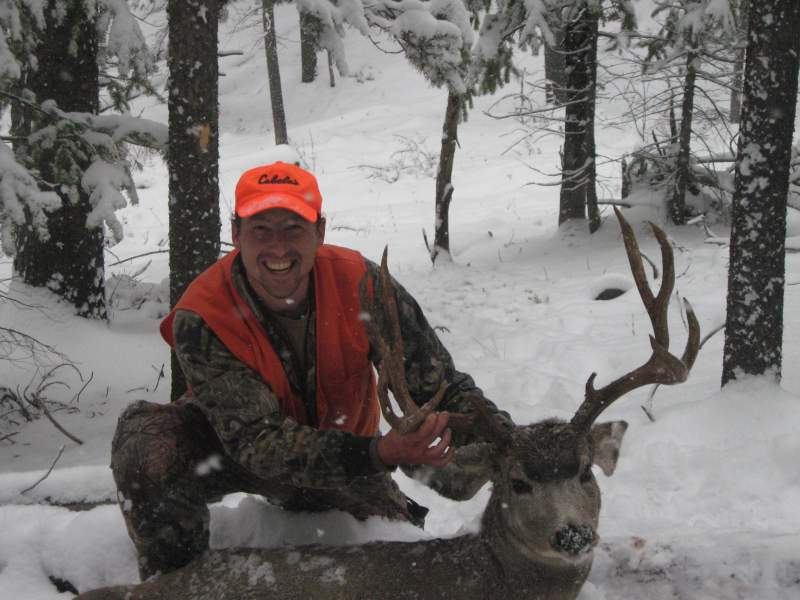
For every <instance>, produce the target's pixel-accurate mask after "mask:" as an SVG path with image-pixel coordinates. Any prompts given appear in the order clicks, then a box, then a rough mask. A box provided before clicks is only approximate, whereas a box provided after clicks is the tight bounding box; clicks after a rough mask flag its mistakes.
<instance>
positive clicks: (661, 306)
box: [614, 206, 675, 348]
mask: <svg viewBox="0 0 800 600" xmlns="http://www.w3.org/2000/svg"><path fill="white" fill-rule="evenodd" d="M614 212H615V213H616V215H617V219H618V220H619V225H620V229H621V230H622V240H623V242H624V243H625V252H626V254H627V255H628V262H629V263H630V266H631V273H632V274H633V280H634V281H635V282H636V288H637V289H638V290H639V295H640V296H641V298H642V302H643V303H644V307H645V309H646V310H647V314H648V315H649V316H650V322H651V323H652V324H653V333H654V334H655V338H656V340H657V341H658V342H659V343H660V344H661V345H662V346H664V347H665V348H669V329H668V328H667V307H668V305H669V298H670V296H671V295H672V288H673V287H674V286H675V259H674V257H673V255H672V248H671V247H670V245H669V240H668V239H667V234H665V233H664V231H663V230H662V229H661V228H660V227H658V226H657V225H656V224H655V223H650V227H652V228H653V234H654V235H655V236H656V239H657V240H658V244H659V246H660V247H661V264H662V273H663V275H662V276H661V287H660V288H659V290H658V295H657V296H654V295H653V291H652V290H651V289H650V284H649V283H648V282H647V276H646V275H645V270H644V264H643V263H642V253H641V251H640V250H639V244H638V242H637V241H636V236H635V235H634V233H633V228H632V227H631V226H630V224H629V223H628V221H627V220H626V219H625V217H623V216H622V213H621V212H620V211H619V209H618V208H617V207H616V206H615V207H614Z"/></svg>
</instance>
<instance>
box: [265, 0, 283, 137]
mask: <svg viewBox="0 0 800 600" xmlns="http://www.w3.org/2000/svg"><path fill="white" fill-rule="evenodd" d="M261 8H262V10H261V16H262V24H263V26H264V52H265V53H266V55H267V77H268V79H269V99H270V103H271V104H272V123H273V127H274V129H275V144H288V143H289V134H288V133H287V132H286V113H284V111H283V90H282V89H281V71H280V66H279V64H278V40H277V38H276V37H275V1H274V0H261Z"/></svg>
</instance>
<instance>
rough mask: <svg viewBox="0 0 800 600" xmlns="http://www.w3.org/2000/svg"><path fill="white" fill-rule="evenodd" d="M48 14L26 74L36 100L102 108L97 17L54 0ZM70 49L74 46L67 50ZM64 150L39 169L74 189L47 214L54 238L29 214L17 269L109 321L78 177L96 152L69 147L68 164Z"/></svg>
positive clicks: (98, 251)
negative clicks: (33, 66) (33, 65)
mask: <svg viewBox="0 0 800 600" xmlns="http://www.w3.org/2000/svg"><path fill="white" fill-rule="evenodd" d="M57 4H63V8H65V10H64V12H63V13H60V12H59V11H57V10H56V8H57V6H56V5H57ZM44 13H45V17H46V23H45V31H44V35H43V38H42V39H43V41H42V43H41V44H40V45H39V46H38V47H37V49H36V59H37V62H38V69H37V70H36V71H35V72H34V73H32V74H31V76H30V78H29V85H30V88H31V90H32V91H33V92H34V94H36V99H37V100H38V101H39V102H42V101H44V100H50V99H52V100H55V101H56V103H57V104H58V107H59V108H60V109H61V110H64V111H74V112H89V113H97V112H98V109H99V100H98V85H99V82H98V67H97V32H96V28H95V19H94V17H90V16H89V14H88V12H87V10H86V6H85V5H84V2H82V0H69V1H68V2H66V3H61V2H57V1H56V0H50V1H49V2H48V4H47V7H46V8H45V11H44ZM59 14H60V15H62V16H61V18H59V16H58V15H59ZM66 48H71V49H73V50H74V51H71V52H66V51H65V49H66ZM25 121H27V119H26V118H22V119H21V121H20V122H18V123H15V128H27V127H29V126H30V127H32V128H33V129H36V128H37V127H39V126H42V125H45V124H49V121H42V117H41V116H40V115H36V114H33V115H31V116H30V121H29V123H25ZM59 149H61V151H62V152H63V147H62V146H61V144H60V143H59V142H56V144H55V145H54V146H53V147H52V148H51V149H49V150H46V151H44V152H43V153H42V154H41V156H39V157H38V160H37V163H38V164H36V165H35V168H37V169H38V170H39V172H40V174H41V176H42V179H43V180H44V181H49V182H56V183H67V185H68V187H69V188H70V189H69V191H65V188H66V186H62V187H61V188H60V189H57V190H56V191H58V193H59V196H60V197H61V201H62V207H61V208H60V209H58V210H56V211H54V212H53V213H51V214H50V215H49V217H48V229H49V232H50V237H49V239H47V240H42V239H39V237H38V236H37V235H36V232H35V229H34V228H33V227H32V224H31V221H30V218H29V219H28V223H27V224H26V225H25V226H24V227H21V228H19V230H18V231H17V248H18V253H17V255H16V257H15V259H14V268H15V270H16V272H17V273H18V274H19V275H20V276H21V277H22V280H23V281H24V282H25V283H28V284H29V285H33V286H38V287H45V286H46V287H49V288H50V289H52V290H53V291H55V292H56V293H58V294H59V295H61V296H63V297H64V298H65V299H66V300H67V301H68V302H70V303H71V304H72V305H73V306H75V307H76V308H77V313H78V314H79V315H80V316H83V317H89V318H96V319H105V318H106V317H107V313H106V298H105V268H104V262H103V237H104V236H103V227H102V226H100V227H92V228H88V227H87V225H86V218H87V216H88V215H89V213H90V212H91V210H92V206H91V203H90V202H89V195H88V194H87V193H86V192H85V191H84V190H83V189H82V188H81V185H80V176H81V174H82V173H83V172H84V171H85V170H86V169H87V168H88V167H89V166H90V164H91V162H92V156H91V155H90V154H89V155H84V156H76V155H75V153H74V152H70V158H69V161H70V164H64V161H63V158H61V157H63V154H60V153H59ZM81 150H83V149H81ZM76 172H77V176H76V174H75V173H76ZM28 216H30V215H28Z"/></svg>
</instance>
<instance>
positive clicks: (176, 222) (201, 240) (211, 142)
mask: <svg viewBox="0 0 800 600" xmlns="http://www.w3.org/2000/svg"><path fill="white" fill-rule="evenodd" d="M218 12H219V2H218V0H192V1H191V2H187V1H186V0H169V3H168V5H167V15H168V18H169V39H170V40H171V41H172V43H170V47H169V59H168V64H169V77H170V79H169V86H168V87H169V148H168V152H167V165H168V167H169V242H170V248H169V250H170V253H169V264H170V282H169V283H170V305H171V306H174V305H175V303H176V302H177V301H178V299H179V298H180V297H181V295H182V294H183V292H184V290H185V289H186V287H187V286H188V285H189V283H190V282H191V281H192V280H193V279H194V278H195V277H197V276H198V275H199V274H200V273H201V272H202V271H203V270H205V269H206V268H207V267H208V266H209V265H211V264H212V263H213V262H214V261H216V260H217V259H218V258H219V248H220V244H219V231H220V214H219V177H218V175H219V146H218V143H219V135H218V134H219V127H218V117H219V114H218V113H219V111H218V90H217V81H218V79H219V69H218V65H217V46H218V40H217V25H218ZM172 367H173V368H172V394H173V398H174V397H177V396H178V395H180V394H181V393H182V392H183V388H184V386H185V384H184V381H183V377H182V374H181V371H180V368H179V367H178V364H177V361H176V360H175V357H174V353H173V361H172Z"/></svg>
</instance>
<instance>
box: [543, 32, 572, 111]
mask: <svg viewBox="0 0 800 600" xmlns="http://www.w3.org/2000/svg"><path fill="white" fill-rule="evenodd" d="M550 29H551V31H552V32H553V37H554V38H555V39H554V40H553V44H552V45H550V44H548V43H547V42H545V44H544V76H545V78H546V79H547V83H546V84H545V100H546V101H547V103H548V104H555V105H561V104H564V102H566V100H567V72H566V54H565V53H564V28H563V27H561V26H558V25H552V26H551V27H550Z"/></svg>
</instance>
